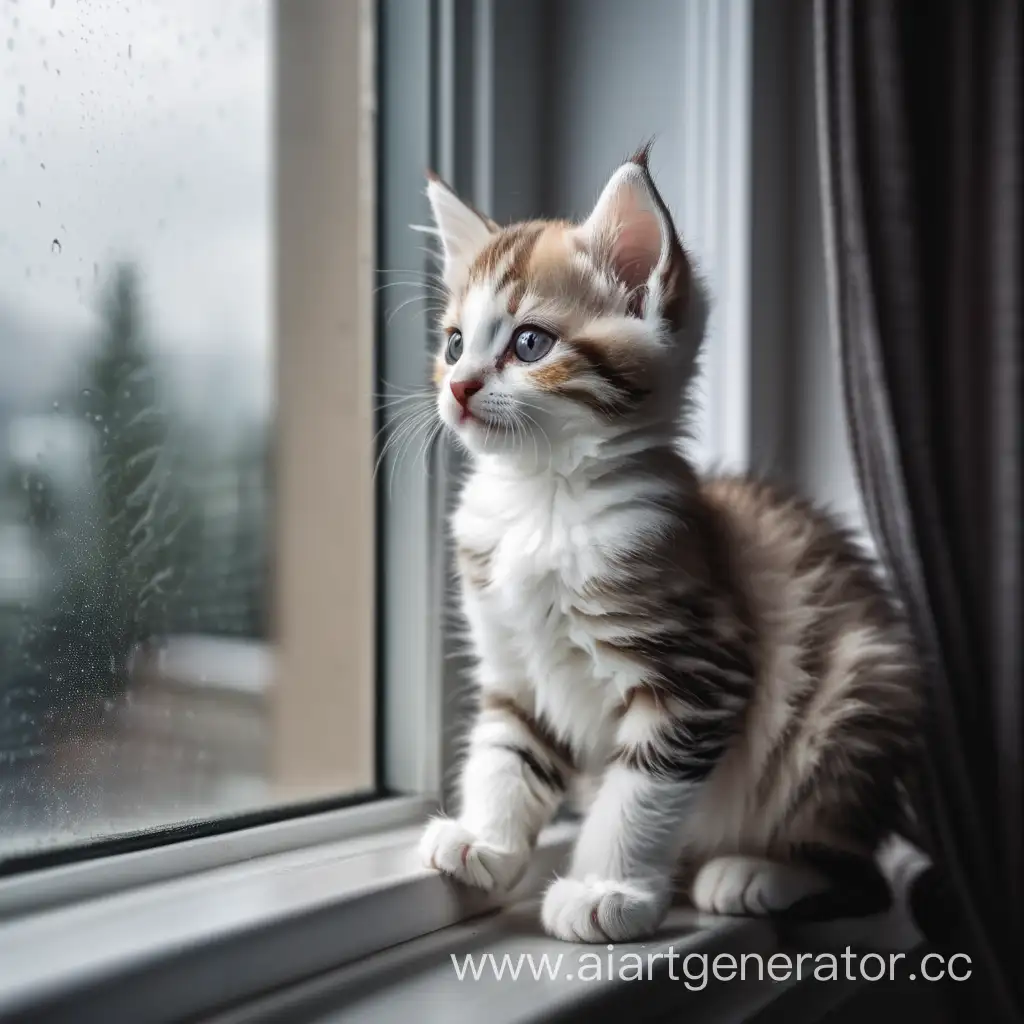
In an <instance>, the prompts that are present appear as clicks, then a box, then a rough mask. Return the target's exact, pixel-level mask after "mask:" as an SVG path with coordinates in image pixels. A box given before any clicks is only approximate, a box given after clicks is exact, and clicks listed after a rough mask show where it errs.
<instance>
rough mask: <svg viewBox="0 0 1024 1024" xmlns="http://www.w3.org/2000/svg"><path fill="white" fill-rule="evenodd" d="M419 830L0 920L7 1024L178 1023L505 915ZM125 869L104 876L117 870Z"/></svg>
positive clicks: (564, 840) (560, 846)
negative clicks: (465, 882) (457, 878)
mask: <svg viewBox="0 0 1024 1024" xmlns="http://www.w3.org/2000/svg"><path fill="white" fill-rule="evenodd" d="M420 828H421V824H417V825H409V826H403V827H400V828H394V829H391V830H388V831H383V832H382V831H376V832H373V833H370V834H367V835H362V836H358V837H356V838H350V839H344V840H341V841H338V842H321V843H318V844H315V845H311V846H310V845H307V846H305V848H302V849H293V850H291V851H289V852H283V853H271V854H269V855H260V856H256V857H255V858H254V859H247V860H240V861H239V862H238V863H235V864H232V865H230V866H224V867H215V868H213V869H210V870H200V871H198V872H196V873H193V874H189V875H187V876H185V877H178V878H172V879H169V880H161V881H157V882H154V883H151V884H146V885H141V886H136V887H135V888H131V889H128V890H127V891H122V892H117V893H107V894H105V895H99V896H94V897H92V898H89V899H85V900H83V901H81V902H78V903H73V904H71V905H68V906H62V907H59V908H57V907H54V908H51V909H45V910H41V911H34V912H30V913H24V914H21V915H19V916H16V917H12V918H10V919H8V920H7V921H6V922H5V923H3V924H0V1019H2V1020H4V1021H8V1020H20V1019H24V1020H32V1021H45V1020H55V1021H56V1020H73V1021H75V1024H87V1022H88V1021H93V1020H95V1021H97V1022H102V1024H110V1022H113V1021H120V1020H131V1021H132V1022H133V1024H135V1022H138V1024H144V1022H145V1024H149V1022H162V1021H172V1020H181V1019H183V1018H188V1017H192V1016H194V1015H196V1014H198V1013H204V1012H208V1011H210V1010H211V1009H213V1008H217V1007H221V1006H224V1005H230V1004H231V1003H233V1002H235V1001H238V1000H240V999H244V998H251V997H253V996H254V995H256V994H257V993H259V992H263V991H267V990H269V989H271V988H274V987H277V986H282V985H287V984H290V983H294V982H296V981H298V980H300V979H303V978H307V977H309V976H310V975H313V974H316V973H319V972H323V971H327V970H331V969H334V968H337V967H338V966H340V965H344V964H348V963H351V962H353V961H354V960H357V959H360V958H364V957H366V956H369V955H370V954H372V953H375V952H378V951H380V950H384V949H387V948H389V947H392V946H395V945H396V944H398V943H402V942H405V941H407V940H409V939H411V938H414V937H416V936H420V935H424V934H427V933H429V932H433V931H437V930H438V929H442V928H445V927H448V926H450V925H453V924H457V923H459V922H461V921H463V920H465V919H466V918H467V917H471V916H474V915H478V914H481V913H483V912H485V911H487V910H489V909H492V908H493V907H495V906H496V905H497V903H496V901H495V900H493V899H491V898H489V897H488V896H486V895H485V894H483V893H478V892H474V891H470V890H466V889H464V888H462V887H460V886H456V885H454V884H452V883H450V882H448V881H446V880H444V879H442V878H441V877H440V876H438V875H437V874H436V873H435V872H433V871H430V870H428V869H425V868H423V867H422V866H421V865H420V863H419V859H418V855H417V851H416V844H417V840H418V838H419V834H420ZM573 832H574V826H572V825H557V826H554V827H552V828H551V829H549V830H548V831H547V832H546V833H545V835H544V836H543V837H542V841H541V844H540V846H539V849H538V853H537V857H536V858H535V863H534V865H533V867H532V868H531V871H530V872H529V873H528V875H527V878H526V879H524V881H523V883H521V886H520V889H519V890H518V891H519V892H520V893H522V894H529V893H531V892H535V891H538V890H539V888H540V886H541V885H542V884H543V882H544V881H545V880H546V879H547V878H549V877H550V876H551V874H552V873H553V872H554V871H555V870H556V869H557V866H558V864H559V862H560V860H561V858H562V856H563V855H564V853H565V851H566V850H567V848H568V844H569V841H570V839H571V836H572V834H573ZM218 838H223V837H218ZM197 842H202V841H197ZM181 845H182V846H184V845H187V844H181ZM175 849H176V847H173V846H172V847H167V848H166V850H167V852H168V853H171V852H173V851H175ZM125 856H126V857H129V858H130V857H132V856H137V855H131V854H129V855H125ZM236 856H237V852H236ZM120 860H121V858H118V857H113V858H110V859H109V860H108V862H106V865H105V866H106V867H107V868H108V869H109V870H111V871H116V870H117V868H118V866H119V862H120ZM82 866H83V867H86V866H87V865H82ZM29 880H32V876H28V879H27V880H26V881H29ZM36 881H38V879H37V880H36ZM5 885H7V883H5ZM0 889H2V887H0ZM12 902H13V901H12ZM140 1010H144V1012H145V1015H144V1017H143V1016H140Z"/></svg>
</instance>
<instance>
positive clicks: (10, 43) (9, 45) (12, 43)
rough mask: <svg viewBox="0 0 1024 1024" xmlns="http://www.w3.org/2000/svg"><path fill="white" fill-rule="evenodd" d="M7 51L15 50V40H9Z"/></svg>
mask: <svg viewBox="0 0 1024 1024" xmlns="http://www.w3.org/2000/svg"><path fill="white" fill-rule="evenodd" d="M7 49H8V50H13V49H14V40H13V39H8V40H7Z"/></svg>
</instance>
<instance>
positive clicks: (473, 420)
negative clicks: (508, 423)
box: [459, 409, 507, 430]
mask: <svg viewBox="0 0 1024 1024" xmlns="http://www.w3.org/2000/svg"><path fill="white" fill-rule="evenodd" d="M470 424H472V425H474V426H477V427H482V428H483V429H484V430H505V429H507V428H506V427H505V424H504V423H502V422H501V421H500V420H491V419H484V417H483V416H481V415H479V414H478V413H475V412H470V411H469V410H468V409H461V410H460V411H459V426H460V427H465V426H467V425H470Z"/></svg>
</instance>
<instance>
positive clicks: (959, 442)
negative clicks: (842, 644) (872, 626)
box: [816, 0, 1024, 1020]
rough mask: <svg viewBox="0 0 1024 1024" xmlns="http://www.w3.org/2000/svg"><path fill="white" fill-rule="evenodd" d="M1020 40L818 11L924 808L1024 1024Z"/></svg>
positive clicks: (854, 333)
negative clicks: (904, 624)
mask: <svg viewBox="0 0 1024 1024" xmlns="http://www.w3.org/2000/svg"><path fill="white" fill-rule="evenodd" d="M1021 44H1022V39H1021V4H1020V2H1019V0H972V2H966V0H930V2H928V3H908V2H901V0H817V9H816V48H817V53H816V58H817V76H818V80H817V91H818V114H819V142H820V145H821V157H822V160H821V169H822V174H823V184H824V188H823V194H824V203H825V223H826V235H827V237H826V243H827V244H826V249H827V253H828V257H827V258H828V279H829V290H830V302H831V304H832V314H833V325H834V327H835V329H836V331H837V334H838V340H839V351H840V357H841V361H842V370H843V383H844V398H845V402H846V411H847V416H848V419H849V424H850V433H851V438H852V443H853V448H854V456H855V462H856V466H857V470H858V474H859V479H860V486H861V490H862V493H863V498H864V504H865V508H866V510H867V514H868V519H869V522H870V525H871V528H872V530H873V532H874V535H875V539H876V542H877V544H878V547H879V550H880V552H881V553H882V557H883V559H884V561H885V563H886V566H887V569H888V571H889V572H890V574H891V576H892V579H893V580H894V583H895V585H896V588H897V590H898V592H899V594H900V596H901V597H902V599H903V601H904V602H905V604H906V607H907V610H908V613H909V616H910V619H911V622H912V625H913V628H914V632H915V635H916V637H917V641H918V644H919V647H920V650H921V654H922V659H923V662H924V665H925V670H926V678H927V685H928V695H929V718H928V722H927V729H926V736H925V747H926V751H925V770H924V775H923V779H922V783H921V786H920V789H919V791H918V792H917V793H915V802H916V804H917V808H918V811H919V812H920V815H921V818H922V821H923V823H924V825H925V827H926V830H927V832H928V835H929V837H930V842H931V846H932V852H933V854H934V855H935V857H936V860H937V863H938V864H939V866H940V869H941V871H942V873H943V875H944V877H945V879H946V881H947V882H948V884H949V887H950V889H951V891H952V893H953V895H954V900H955V905H956V909H957V911H958V915H959V922H960V925H959V928H958V933H956V934H953V935H951V936H950V937H949V942H950V943H951V945H952V946H956V945H957V943H959V945H960V947H961V949H962V948H963V947H964V946H969V947H970V948H969V950H963V951H969V952H971V953H972V956H973V957H976V958H977V964H976V967H977V970H976V975H975V981H976V982H977V984H976V985H975V986H974V989H975V992H977V991H982V990H983V992H984V994H985V997H986V998H987V999H989V1000H990V1001H991V1006H992V1009H991V1011H990V1013H991V1016H989V1017H988V1018H987V1019H989V1020H1003V1019H1005V1020H1022V1019H1024V1009H1022V1008H1024V984H1022V981H1021V979H1022V977H1024V971H1022V970H1021V960H1022V958H1024V682H1022V679H1021V669H1022V662H1021V649H1022V636H1024V616H1022V604H1021V563H1022V553H1021V518H1022V505H1021V448H1022V442H1021V394H1022V391H1024V386H1022V384H1024V382H1022V374H1021V361H1022V353H1021V349H1022V344H1021V334H1022V331H1021V260H1020V250H1021V233H1022V232H1021V139H1022V133H1021V110H1022V103H1021V94H1022V88H1024V83H1022V80H1021ZM957 951H961V950H957Z"/></svg>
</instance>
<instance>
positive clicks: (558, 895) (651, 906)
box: [541, 878, 669, 942]
mask: <svg viewBox="0 0 1024 1024" xmlns="http://www.w3.org/2000/svg"><path fill="white" fill-rule="evenodd" d="M668 904H669V893H668V892H667V891H666V892H655V891H654V890H653V889H651V888H650V887H649V886H646V885H637V884H635V883H631V882H615V881H602V880H600V879H597V878H587V879H586V880H584V881H580V880H579V879H576V878H559V879H556V880H555V882H554V883H552V885H551V888H550V889H548V891H547V894H546V895H545V897H544V907H543V909H542V911H541V920H542V921H543V922H544V929H545V930H546V931H547V932H548V934H549V935H553V936H554V937H555V938H556V939H563V940H564V941H566V942H609V941H611V942H628V941H629V940H630V939H640V938H644V937H646V936H648V935H650V934H651V933H652V932H653V931H654V930H655V929H656V928H657V927H658V925H659V924H660V923H661V919H662V918H663V917H664V916H665V911H666V910H667V909H668Z"/></svg>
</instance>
